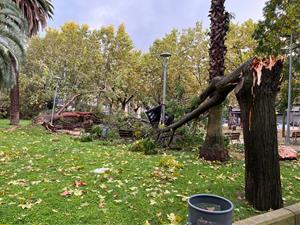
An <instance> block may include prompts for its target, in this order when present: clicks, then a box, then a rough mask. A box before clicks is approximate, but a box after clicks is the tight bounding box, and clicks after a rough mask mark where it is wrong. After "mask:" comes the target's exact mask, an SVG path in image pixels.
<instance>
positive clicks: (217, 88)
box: [158, 57, 283, 210]
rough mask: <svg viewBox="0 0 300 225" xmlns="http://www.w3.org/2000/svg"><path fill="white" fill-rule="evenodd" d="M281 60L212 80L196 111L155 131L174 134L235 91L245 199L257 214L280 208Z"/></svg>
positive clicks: (255, 61)
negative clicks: (278, 98) (278, 121)
mask: <svg viewBox="0 0 300 225" xmlns="http://www.w3.org/2000/svg"><path fill="white" fill-rule="evenodd" d="M282 67H283V60H282V59H276V58H274V57H270V58H269V59H264V60H260V59H258V58H252V59H249V60H248V61H247V62H246V63H244V64H242V65H241V66H239V67H238V68H237V69H236V70H235V71H233V72H232V73H230V74H229V75H227V76H225V77H215V78H213V79H212V82H211V83H210V85H209V86H208V88H207V89H206V90H205V91H204V92H203V93H202V94H201V95H200V96H199V99H198V107H197V108H196V109H194V110H193V111H191V112H190V113H187V114H186V115H185V116H183V117H182V118H181V119H179V120H178V121H176V122H175V123H173V124H172V125H170V126H168V127H165V128H163V129H161V130H159V131H158V137H159V136H160V135H161V134H162V133H164V132H169V131H171V132H172V135H171V138H170V142H169V144H170V143H171V141H172V137H173V136H174V133H175V131H176V130H177V129H178V128H179V127H181V126H183V125H184V124H186V123H188V122H189V121H191V120H193V119H195V118H198V117H199V116H200V115H201V114H203V113H205V112H207V111H208V110H209V109H210V108H212V107H213V106H216V105H219V104H221V103H222V102H223V101H224V100H225V99H226V97H227V95H228V94H229V93H230V92H231V91H232V90H234V89H235V94H236V97H237V99H238V102H239V105H240V109H241V117H242V118H241V119H242V122H243V134H244V143H245V169H246V174H245V183H246V184H245V196H246V199H247V201H248V202H249V203H250V204H251V205H253V206H254V207H255V208H256V209H258V210H268V209H270V208H272V209H278V208H281V207H282V205H283V203H282V194H281V181H280V166H279V156H278V144H277V128H276V114H275V98H276V94H277V92H278V91H279V88H280V84H281V80H282V76H281V71H282Z"/></svg>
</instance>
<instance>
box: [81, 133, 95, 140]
mask: <svg viewBox="0 0 300 225" xmlns="http://www.w3.org/2000/svg"><path fill="white" fill-rule="evenodd" d="M79 140H80V141H81V142H92V141H93V136H92V135H91V134H89V133H83V134H81V136H80V138H79Z"/></svg>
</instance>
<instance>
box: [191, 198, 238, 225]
mask: <svg viewBox="0 0 300 225" xmlns="http://www.w3.org/2000/svg"><path fill="white" fill-rule="evenodd" d="M188 207H189V218H188V223H187V224H188V225H231V224H232V211H233V204H232V202H231V201H229V200H227V199H225V198H223V197H220V196H217V195H209V194H197V195H193V196H191V197H190V198H189V199H188Z"/></svg>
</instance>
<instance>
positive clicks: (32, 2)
mask: <svg viewBox="0 0 300 225" xmlns="http://www.w3.org/2000/svg"><path fill="white" fill-rule="evenodd" d="M11 1H13V2H15V4H16V5H17V6H18V7H19V9H21V11H22V13H23V15H24V17H25V19H26V20H27V22H28V36H29V37H31V36H32V35H35V34H36V33H37V32H38V31H39V30H40V28H44V27H45V26H46V24H47V19H48V18H51V17H52V15H53V6H52V4H51V1H50V0H11ZM19 98H20V97H19V76H18V73H16V76H15V85H14V86H13V88H12V89H11V91H10V101H11V102H10V124H12V125H18V124H19V120H20V119H19V118H20V103H19Z"/></svg>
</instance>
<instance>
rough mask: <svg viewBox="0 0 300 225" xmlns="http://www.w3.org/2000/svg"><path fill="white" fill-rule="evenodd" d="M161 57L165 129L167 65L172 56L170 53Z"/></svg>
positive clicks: (163, 124)
mask: <svg viewBox="0 0 300 225" xmlns="http://www.w3.org/2000/svg"><path fill="white" fill-rule="evenodd" d="M160 57H161V59H162V63H163V69H164V73H163V79H164V81H163V82H164V83H163V102H162V107H161V121H160V123H161V125H162V126H163V127H164V126H165V116H166V93H167V65H168V59H169V57H171V54H170V53H168V52H163V53H161V54H160Z"/></svg>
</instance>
